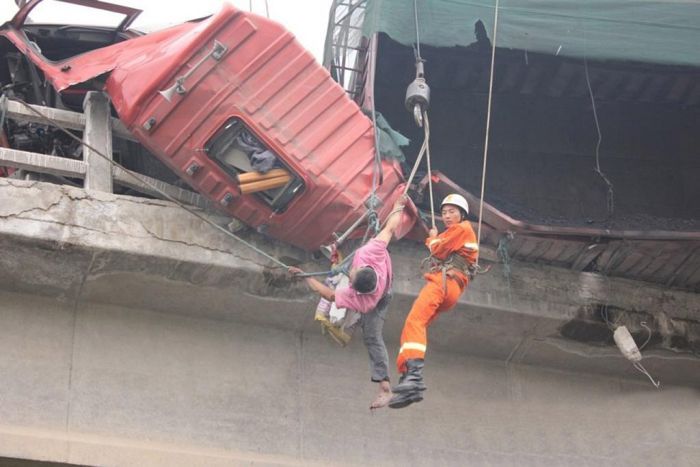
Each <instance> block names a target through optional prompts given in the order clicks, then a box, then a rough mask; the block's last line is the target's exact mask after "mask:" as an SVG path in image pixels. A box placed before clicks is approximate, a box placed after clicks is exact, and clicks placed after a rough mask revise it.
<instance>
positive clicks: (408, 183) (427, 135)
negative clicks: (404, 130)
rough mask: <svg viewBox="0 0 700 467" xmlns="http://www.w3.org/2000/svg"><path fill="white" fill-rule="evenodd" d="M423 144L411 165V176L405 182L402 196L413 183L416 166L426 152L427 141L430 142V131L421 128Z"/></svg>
mask: <svg viewBox="0 0 700 467" xmlns="http://www.w3.org/2000/svg"><path fill="white" fill-rule="evenodd" d="M423 132H424V133H423V134H424V137H423V144H422V145H421V148H420V151H418V156H417V157H416V162H415V163H414V164H413V168H412V169H411V174H410V175H409V176H408V179H407V180H406V186H405V187H404V189H403V194H404V195H405V194H406V193H407V192H408V188H409V187H410V186H411V182H412V181H413V178H414V177H415V176H416V171H417V170H418V166H419V165H420V162H421V160H422V159H423V155H424V154H425V152H426V149H427V147H428V141H429V140H430V129H429V128H427V127H425V125H424V126H423Z"/></svg>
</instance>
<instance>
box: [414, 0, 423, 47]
mask: <svg viewBox="0 0 700 467" xmlns="http://www.w3.org/2000/svg"><path fill="white" fill-rule="evenodd" d="M413 20H414V22H415V25H416V48H415V53H416V59H417V60H423V59H422V58H421V55H420V32H419V31H418V4H417V0H413Z"/></svg>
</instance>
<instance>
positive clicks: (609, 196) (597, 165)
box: [583, 56, 615, 219]
mask: <svg viewBox="0 0 700 467" xmlns="http://www.w3.org/2000/svg"><path fill="white" fill-rule="evenodd" d="M583 69H584V71H585V73H586V85H587V86H588V95H589V96H590V97H591V107H593V119H594V120H595V128H596V131H597V132H598V142H597V143H596V146H595V173H597V174H598V175H600V178H602V179H603V181H604V182H605V184H606V185H607V186H608V193H607V196H606V198H607V208H608V219H610V218H612V215H613V210H614V207H615V205H614V201H613V184H612V182H611V181H610V180H609V179H608V177H606V176H605V174H604V173H603V171H602V170H600V144H601V143H602V142H603V133H602V132H601V131H600V122H599V121H598V111H597V109H596V105H595V97H593V88H592V87H591V78H590V76H589V74H588V59H587V58H586V57H585V56H584V57H583Z"/></svg>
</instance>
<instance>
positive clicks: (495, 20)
mask: <svg viewBox="0 0 700 467" xmlns="http://www.w3.org/2000/svg"><path fill="white" fill-rule="evenodd" d="M498 2H499V0H496V10H495V12H494V14H493V41H491V76H490V77H489V97H488V105H487V107H486V136H485V138H484V164H483V167H482V170H481V196H480V198H479V224H478V226H477V234H476V244H477V245H478V246H479V245H481V216H482V214H483V212H484V190H485V188H486V161H487V158H488V154H489V132H490V130H491V101H492V98H493V69H494V64H495V63H496V38H497V37H498V36H497V35H498ZM476 265H477V266H478V265H479V257H478V256H477V258H476Z"/></svg>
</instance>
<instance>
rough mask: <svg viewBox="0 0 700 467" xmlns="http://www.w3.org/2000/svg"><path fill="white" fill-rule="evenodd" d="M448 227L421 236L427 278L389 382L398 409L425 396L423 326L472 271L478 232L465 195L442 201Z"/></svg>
mask: <svg viewBox="0 0 700 467" xmlns="http://www.w3.org/2000/svg"><path fill="white" fill-rule="evenodd" d="M441 211H442V220H443V222H444V224H445V227H446V230H445V231H444V232H442V233H441V234H439V235H438V232H437V229H435V228H432V229H430V231H429V236H428V238H427V239H426V240H425V245H426V246H427V247H428V250H430V257H429V258H428V260H430V271H429V272H428V273H427V274H425V275H424V277H425V279H426V281H427V282H426V284H425V286H423V289H421V291H420V294H419V295H418V297H417V298H416V300H415V301H414V302H413V307H412V308H411V311H410V312H409V314H408V316H407V317H406V322H405V324H404V327H403V331H402V333H401V347H400V349H399V355H398V358H397V360H396V365H397V367H398V371H399V373H400V374H401V377H400V379H399V384H397V385H396V386H394V387H393V388H392V391H393V392H394V396H393V397H392V399H391V401H389V407H391V408H393V409H400V408H402V407H406V406H407V405H410V404H412V403H414V402H420V401H422V400H423V391H425V389H426V386H425V383H424V382H423V364H424V358H425V352H426V349H427V344H428V333H427V328H428V326H430V324H431V323H432V322H433V321H434V320H435V318H436V317H437V316H438V315H439V314H440V313H442V312H444V311H448V310H449V309H451V308H452V307H454V306H455V304H456V303H457V300H459V297H460V295H462V292H463V291H464V289H465V288H466V287H467V285H468V284H469V279H470V278H471V277H472V276H473V273H474V270H475V264H476V261H477V257H478V254H479V247H478V245H477V239H476V235H475V234H474V229H473V228H472V226H471V223H470V222H469V221H468V220H467V219H466V216H467V215H468V214H469V205H468V204H467V200H466V199H464V197H463V196H461V195H458V194H451V195H448V196H447V197H446V198H445V199H444V200H443V201H442V204H441Z"/></svg>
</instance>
